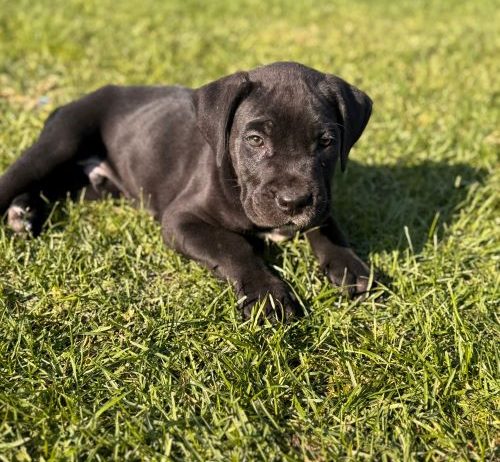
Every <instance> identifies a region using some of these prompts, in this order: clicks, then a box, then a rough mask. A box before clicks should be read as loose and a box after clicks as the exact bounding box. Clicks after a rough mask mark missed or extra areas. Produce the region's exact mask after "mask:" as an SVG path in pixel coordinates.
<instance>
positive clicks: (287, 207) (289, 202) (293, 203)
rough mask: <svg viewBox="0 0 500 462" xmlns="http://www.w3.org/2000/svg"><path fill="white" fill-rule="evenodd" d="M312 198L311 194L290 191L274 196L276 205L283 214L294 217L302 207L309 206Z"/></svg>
mask: <svg viewBox="0 0 500 462" xmlns="http://www.w3.org/2000/svg"><path fill="white" fill-rule="evenodd" d="M312 202H313V196H312V194H311V193H309V192H308V193H294V192H292V191H287V192H282V193H278V194H276V203H277V204H278V207H279V208H280V210H282V211H283V212H286V213H288V214H290V215H295V214H297V213H298V212H300V211H301V210H302V209H303V208H304V207H307V206H308V205H311V204H312Z"/></svg>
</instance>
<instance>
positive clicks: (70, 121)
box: [0, 63, 372, 319]
mask: <svg viewBox="0 0 500 462" xmlns="http://www.w3.org/2000/svg"><path fill="white" fill-rule="evenodd" d="M371 107H372V103H371V100H370V98H369V97H368V96H367V95H366V94H365V93H363V92H362V91H360V90H358V89H357V88H355V87H353V86H351V85H349V84H348V83H347V82H345V81H344V80H342V79H340V78H338V77H335V76H333V75H329V74H323V73H321V72H318V71H315V70H313V69H311V68H308V67H305V66H303V65H301V64H297V63H275V64H271V65H268V66H264V67H260V68H257V69H254V70H252V71H249V72H237V73H235V74H233V75H230V76H228V77H224V78H221V79H220V80H217V81H215V82H212V83H209V84H207V85H205V86H203V87H201V88H199V89H197V90H191V89H187V88H182V87H118V86H107V87H104V88H101V89H100V90H97V91H96V92H94V93H91V94H89V95H87V96H85V97H83V98H81V99H79V100H77V101H75V102H72V103H70V104H68V105H65V106H62V107H60V108H58V109H57V110H56V111H54V112H53V113H52V114H51V116H50V117H49V118H48V120H47V121H46V123H45V127H44V128H43V131H42V133H41V135H40V137H39V139H38V141H37V142H36V143H35V144H34V145H33V146H32V147H31V148H29V149H28V150H27V151H26V152H25V153H24V154H23V155H22V156H21V157H20V158H19V159H18V160H17V161H16V162H15V163H14V164H13V165H12V166H11V167H10V168H9V169H8V170H7V171H6V172H5V173H4V175H3V176H2V177H0V213H2V214H3V213H4V212H5V211H7V210H8V212H7V216H8V222H9V223H10V225H11V227H12V228H13V229H14V230H15V231H18V232H19V231H23V230H31V231H32V232H33V233H35V234H36V233H37V232H38V231H39V230H40V227H41V223H42V221H43V217H42V208H43V203H42V201H41V199H40V196H41V194H42V195H43V196H45V197H46V198H48V199H49V200H55V199H57V198H58V197H64V196H65V195H66V194H67V193H68V192H70V193H72V194H76V193H78V191H80V190H82V188H85V189H84V194H86V197H88V198H98V197H99V196H102V195H104V194H109V193H111V194H113V195H124V196H126V197H130V198H132V199H135V200H144V201H145V203H146V204H147V206H148V208H149V209H150V210H151V212H152V213H153V214H154V216H155V217H156V218H157V219H158V220H159V221H160V222H161V225H162V230H163V236H164V239H165V242H166V243H167V244H168V245H170V246H172V247H173V248H175V249H177V250H178V251H179V252H181V253H183V254H184V255H186V256H188V257H190V258H193V259H195V260H197V261H198V262H200V263H202V264H203V265H205V266H206V267H208V268H210V269H211V270H212V271H214V272H215V273H216V274H217V275H219V276H220V277H222V278H225V279H228V280H230V281H231V282H232V283H233V284H234V286H235V288H236V290H237V292H238V294H239V295H244V296H246V298H245V299H244V302H243V313H244V316H248V315H249V313H250V311H251V307H252V306H253V305H254V304H255V303H256V302H257V301H259V300H260V299H263V300H264V297H266V296H268V295H269V296H270V297H266V298H265V300H266V301H265V308H266V314H267V315H268V316H271V315H272V317H278V318H280V319H282V318H289V317H290V316H291V315H293V314H294V313H296V312H297V311H298V308H299V306H298V304H297V302H296V300H295V299H294V297H293V296H292V295H291V293H290V291H289V289H288V288H287V285H286V284H285V283H284V282H283V281H282V280H281V279H279V278H278V277H277V276H276V275H275V274H273V273H272V272H271V271H270V269H269V268H268V267H267V266H266V265H265V263H264V262H263V260H262V259H261V258H260V257H259V256H258V255H256V252H255V249H254V247H253V245H252V243H251V242H252V241H253V238H255V237H256V236H258V237H263V236H269V237H271V238H284V237H290V236H292V235H293V234H294V233H296V232H297V231H307V233H306V236H307V238H308V240H309V241H310V243H311V245H312V248H313V250H314V252H315V254H316V255H317V257H318V259H319V262H320V265H321V267H322V268H323V269H324V270H325V272H326V274H327V275H328V277H329V279H330V280H331V282H332V283H333V284H335V285H338V286H343V287H344V288H346V289H347V290H348V292H349V294H350V295H353V296H355V295H360V294H363V293H365V292H366V291H367V290H368V280H369V278H368V276H369V270H368V268H367V266H366V265H365V264H364V263H363V262H362V261H361V260H360V259H359V258H358V257H357V256H356V254H355V253H354V252H353V251H352V250H351V249H350V248H349V247H348V245H347V243H346V240H345V239H344V237H343V235H342V233H341V231H340V230H339V228H338V226H337V224H336V223H335V221H334V219H333V218H332V216H331V215H330V193H331V185H330V183H331V181H332V177H333V171H334V168H335V164H336V162H337V160H338V159H340V164H341V167H342V170H343V169H344V168H345V165H346V162H347V156H348V154H349V150H350V149H351V147H352V146H353V144H354V143H355V142H356V141H357V139H358V138H359V137H360V135H361V133H362V132H363V129H364V128H365V126H366V124H367V122H368V119H369V117H370V114H371Z"/></svg>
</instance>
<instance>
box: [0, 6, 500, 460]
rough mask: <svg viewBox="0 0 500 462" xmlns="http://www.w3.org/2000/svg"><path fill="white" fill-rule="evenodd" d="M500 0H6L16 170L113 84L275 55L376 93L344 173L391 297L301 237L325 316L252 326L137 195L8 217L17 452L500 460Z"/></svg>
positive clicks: (0, 73)
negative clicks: (63, 112) (62, 120)
mask: <svg viewBox="0 0 500 462" xmlns="http://www.w3.org/2000/svg"><path fill="white" fill-rule="evenodd" d="M498 24H500V9H499V8H498V4H497V2H495V1H493V0H491V1H489V0H476V1H437V0H436V1H430V0H416V1H398V2H393V1H389V0H377V1H375V0H372V1H369V0H365V1H362V0H359V1H347V0H339V1H329V0H316V1H315V2H312V1H305V0H303V1H302V0H299V1H284V0H282V1H275V2H264V1H259V0H247V1H229V0H226V1H224V0H210V1H209V2H208V1H207V2H198V1H194V0H165V1H153V0H141V1H138V0H137V1H135V0H124V1H120V2H114V1H111V0H52V1H48V0H39V1H35V2H34V1H32V0H31V1H28V0H17V1H12V0H11V1H9V0H0V114H1V117H0V171H3V170H4V169H5V168H6V167H7V165H8V164H9V163H10V162H12V161H13V160H14V159H15V158H16V157H17V156H19V155H20V153H21V152H22V151H23V149H25V148H27V147H28V146H29V145H30V144H31V143H32V142H33V141H34V139H35V138H36V136H37V133H38V132H39V130H40V128H41V126H42V124H43V121H44V118H45V117H46V116H47V115H48V113H49V112H50V111H51V110H53V109H54V108H55V107H57V106H58V105H60V104H63V103H66V102H68V101H69V100H71V99H72V98H75V97H77V96H79V95H81V94H83V93H85V92H88V91H91V90H93V89H95V88H97V87H99V86H101V85H104V84H106V83H110V82H113V83H120V84H126V83H127V84H136V83H147V84H162V83H168V84H170V83H177V84H183V85H187V86H193V87H196V86H199V85H201V84H203V83H206V82H208V81H211V80H213V79H215V78H217V77H219V76H222V75H225V74H228V73H231V72H233V71H236V70H240V69H248V68H252V67H255V66H257V65H260V64H263V63H269V62H272V61H277V60H295V61H300V62H303V63H304V64H307V65H310V66H312V67H315V68H318V69H319V70H323V71H326V72H332V73H335V74H338V75H340V76H342V77H343V78H345V79H346V80H348V81H350V82H352V83H354V84H355V85H357V86H359V87H360V88H361V89H363V90H364V91H366V92H367V93H368V94H369V95H370V96H371V97H372V99H373V100H374V113H373V116H372V119H371V121H370V123H369V125H368V127H367V130H366V131H365V134H364V135H363V137H362V139H361V141H360V142H359V143H358V144H357V145H356V147H355V149H354V150H353V151H352V153H351V159H350V163H349V165H348V170H347V171H346V172H345V173H344V174H340V173H339V174H338V175H337V176H336V178H335V188H334V204H335V209H336V214H337V216H338V218H339V221H340V223H342V224H343V226H344V229H345V230H346V232H347V234H348V235H349V236H350V240H351V242H352V244H353V246H354V247H355V248H356V249H357V250H358V251H359V253H360V255H362V256H363V257H364V258H365V259H366V260H367V261H369V262H370V264H371V265H372V266H373V268H374V270H375V272H376V273H377V274H379V275H381V276H380V277H381V280H382V283H383V285H382V289H383V295H382V297H379V298H377V296H375V295H373V296H371V297H369V298H368V299H367V300H366V301H363V302H352V301H349V300H347V299H345V298H344V297H343V296H342V294H341V293H340V292H339V291H338V290H337V289H334V288H333V287H331V286H330V285H329V284H328V282H327V281H326V279H324V278H323V277H322V276H321V274H320V273H319V272H318V271H317V270H318V268H317V264H316V262H315V260H314V258H313V256H312V254H311V251H310V250H309V248H308V246H307V244H306V243H305V242H304V241H303V240H302V239H301V238H300V237H297V238H296V239H294V240H293V241H291V242H288V243H285V244H282V245H280V246H279V247H278V248H276V249H275V248H269V249H268V253H269V258H270V261H271V264H273V265H274V267H275V268H276V270H277V271H279V272H280V273H281V274H282V275H283V277H284V278H285V279H286V280H288V281H289V282H290V284H291V285H292V287H293V288H294V289H295V291H296V293H297V295H298V296H299V298H300V299H301V300H302V302H303V304H304V306H305V308H306V315H305V317H304V318H302V319H300V320H299V321H297V322H295V323H293V324H290V325H286V326H282V325H277V326H276V325H275V326H272V325H257V324H256V323H254V322H247V323H243V322H242V320H241V318H240V316H239V313H238V311H237V307H236V302H237V301H236V298H235V294H234V292H233V291H232V289H231V287H230V286H229V285H228V284H226V283H225V282H221V281H218V280H217V279H215V278H214V277H213V276H212V275H211V274H210V273H209V272H208V271H206V270H204V269H203V268H201V267H200V266H199V265H197V264H196V263H193V262H189V261H187V260H186V259H184V258H183V257H181V256H179V255H177V254H176V253H174V252H173V251H170V250H168V249H166V248H164V246H163V243H162V240H161V237H160V232H159V226H158V224H157V223H155V222H154V221H153V220H152V219H151V218H150V217H149V216H148V214H147V213H146V212H145V211H143V210H136V209H133V208H132V207H131V206H129V205H127V204H126V203H117V202H113V201H112V200H107V201H104V202H100V203H73V202H69V201H62V202H61V203H60V204H58V205H57V206H56V207H55V209H54V211H53V213H52V215H51V218H50V221H49V223H48V224H47V226H46V228H45V230H44V232H43V233H42V235H41V236H40V237H39V238H37V239H20V238H18V237H15V236H13V234H12V232H11V231H10V230H8V229H7V228H6V227H5V226H4V225H0V460H1V461H29V460H33V461H38V460H46V461H47V460H54V461H59V460H119V461H122V460H187V461H190V460H197V461H212V460H220V461H256V460H261V461H281V460H285V461H295V460H297V461H299V460H305V461H331V460H377V461H378V460H382V461H386V460H387V461H388V460H394V461H399V460H438V461H441V460H450V461H455V460H490V461H494V460H499V458H500V451H499V447H500V413H499V410H500V394H499V390H500V374H499V367H500V354H499V338H500V335H499V334H500V332H499V317H500V316H499V315H500V313H499V303H500V284H499V283H500V277H499V274H500V271H499V255H500V217H499V209H500V207H499V196H500V195H499V189H500V188H499V185H500V169H499V157H498V154H499V146H500V120H499V119H500V118H499V107H500V92H499V87H498V84H499V80H498V76H499V75H500V60H499V56H500V34H499V33H498Z"/></svg>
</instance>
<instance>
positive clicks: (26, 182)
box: [0, 87, 114, 215]
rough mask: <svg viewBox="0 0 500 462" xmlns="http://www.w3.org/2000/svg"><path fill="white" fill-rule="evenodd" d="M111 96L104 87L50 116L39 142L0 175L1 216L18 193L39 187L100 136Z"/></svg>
mask: <svg viewBox="0 0 500 462" xmlns="http://www.w3.org/2000/svg"><path fill="white" fill-rule="evenodd" d="M113 99H114V90H113V87H104V88H102V89H100V90H98V91H96V92H94V93H91V94H90V95H88V96H85V97H83V98H82V99H80V100H78V101H75V102H73V103H70V104H68V105H66V106H63V107H61V108H59V109H57V110H56V111H55V112H54V113H52V115H51V116H49V118H48V119H47V122H46V123H45V126H44V128H43V130H42V133H41V134H40V137H39V138H38V141H37V142H36V143H35V144H33V146H31V147H30V148H29V149H27V150H26V151H25V152H24V153H23V154H22V156H21V157H20V158H19V159H17V161H15V162H14V163H13V164H12V165H11V166H10V167H9V168H8V169H7V170H6V172H5V173H4V174H3V175H2V176H1V177H0V215H3V214H4V213H5V211H6V210H7V208H8V207H9V206H10V204H11V203H12V201H13V200H14V199H15V198H16V197H17V196H19V195H20V194H24V193H26V192H29V191H36V190H38V191H40V190H42V189H43V187H42V186H45V185H47V183H48V177H50V176H51V175H52V174H53V173H54V171H55V170H56V169H58V168H59V167H62V166H64V165H68V164H76V162H77V160H78V157H79V156H80V155H81V149H82V146H83V145H85V143H86V142H87V141H88V140H92V139H100V137H101V133H100V124H101V121H102V120H103V119H104V118H105V116H106V112H105V111H107V110H108V109H109V107H110V106H111V102H112V100H113Z"/></svg>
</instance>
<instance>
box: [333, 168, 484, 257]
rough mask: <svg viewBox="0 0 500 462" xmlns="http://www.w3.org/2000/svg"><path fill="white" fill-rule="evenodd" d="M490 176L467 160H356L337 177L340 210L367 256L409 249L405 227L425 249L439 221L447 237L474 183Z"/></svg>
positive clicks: (340, 216) (350, 233)
mask: <svg viewBox="0 0 500 462" xmlns="http://www.w3.org/2000/svg"><path fill="white" fill-rule="evenodd" d="M485 175H486V172H485V171H484V170H478V169H474V168H472V167H471V166H469V165H467V164H462V163H460V164H453V165H450V164H448V163H446V162H423V163H420V164H418V165H414V166H399V165H390V166H385V165H382V166H367V165H362V164H360V163H357V162H352V161H351V162H350V163H349V165H348V170H347V171H346V172H345V173H344V174H338V175H336V178H335V181H334V188H333V205H334V210H335V212H334V214H335V216H336V217H337V219H338V221H339V223H340V225H341V227H342V228H343V229H344V230H345V232H346V234H347V236H348V238H349V241H350V242H351V244H352V245H353V246H354V248H355V249H356V250H357V251H358V252H359V253H360V255H361V256H363V257H364V256H366V255H367V254H368V252H382V251H391V250H397V249H403V248H407V247H408V246H409V243H408V239H407V237H406V233H405V227H407V228H408V234H409V236H410V239H411V243H412V247H413V251H414V252H415V253H419V252H421V251H422V248H423V246H424V244H425V242H426V241H427V240H428V238H429V233H430V231H431V227H432V226H433V222H434V220H437V227H436V231H437V236H438V239H441V238H442V236H443V229H444V228H445V227H447V226H450V225H451V224H452V222H453V217H454V214H455V212H457V211H458V210H459V208H460V204H461V203H462V202H463V201H464V200H465V198H466V196H467V193H468V190H469V189H470V187H471V185H472V184H474V183H477V182H480V183H481V182H482V181H483V180H484V178H485Z"/></svg>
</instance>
